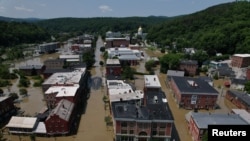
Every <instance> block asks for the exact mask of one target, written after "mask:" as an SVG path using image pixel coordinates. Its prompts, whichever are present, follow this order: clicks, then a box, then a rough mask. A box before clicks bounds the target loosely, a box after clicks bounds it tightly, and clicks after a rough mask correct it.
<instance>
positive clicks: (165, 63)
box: [160, 53, 184, 73]
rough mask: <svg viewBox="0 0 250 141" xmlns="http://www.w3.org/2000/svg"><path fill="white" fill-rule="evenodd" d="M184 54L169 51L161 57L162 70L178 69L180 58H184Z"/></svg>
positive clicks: (164, 71) (163, 71)
mask: <svg viewBox="0 0 250 141" xmlns="http://www.w3.org/2000/svg"><path fill="white" fill-rule="evenodd" d="M183 56H184V55H183V54H175V53H169V54H166V55H164V56H162V57H161V58H160V71H161V72H162V73H167V70H169V69H173V70H176V69H178V67H179V64H180V60H181V59H182V58H183Z"/></svg>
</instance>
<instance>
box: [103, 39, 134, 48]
mask: <svg viewBox="0 0 250 141" xmlns="http://www.w3.org/2000/svg"><path fill="white" fill-rule="evenodd" d="M105 43H106V44H105V47H106V48H111V47H128V46H129V44H130V38H129V37H126V38H106V39H105Z"/></svg>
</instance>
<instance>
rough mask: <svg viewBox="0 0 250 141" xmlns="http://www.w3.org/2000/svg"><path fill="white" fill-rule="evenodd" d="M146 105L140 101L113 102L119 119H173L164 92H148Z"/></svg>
mask: <svg viewBox="0 0 250 141" xmlns="http://www.w3.org/2000/svg"><path fill="white" fill-rule="evenodd" d="M146 95H147V102H146V105H145V106H144V105H141V102H140V101H117V102H112V103H111V105H112V112H113V115H114V118H115V119H117V120H150V121H152V120H154V121H155V120H158V121H166V120H173V117H172V114H171V111H170V109H169V106H168V104H167V100H166V97H165V96H164V93H159V92H155V93H152V92H151V93H147V94H146Z"/></svg>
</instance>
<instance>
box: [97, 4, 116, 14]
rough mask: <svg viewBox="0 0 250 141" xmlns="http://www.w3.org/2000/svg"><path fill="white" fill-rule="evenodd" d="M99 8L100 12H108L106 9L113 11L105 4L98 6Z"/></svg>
mask: <svg viewBox="0 0 250 141" xmlns="http://www.w3.org/2000/svg"><path fill="white" fill-rule="evenodd" d="M99 9H100V10H101V11H102V12H108V11H113V10H112V9H111V8H110V7H109V6H107V5H101V6H99Z"/></svg>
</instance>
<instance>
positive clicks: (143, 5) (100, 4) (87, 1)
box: [0, 0, 235, 19]
mask: <svg viewBox="0 0 250 141" xmlns="http://www.w3.org/2000/svg"><path fill="white" fill-rule="evenodd" d="M233 1H235V0H0V16H4V17H11V18H41V19H51V18H61V17H77V18H91V17H131V16H141V17H145V16H152V15H153V16H168V17H172V16H179V15H184V14H191V13H194V12H197V11H200V10H204V9H206V8H208V7H211V6H214V5H218V4H222V3H228V2H233Z"/></svg>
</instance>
